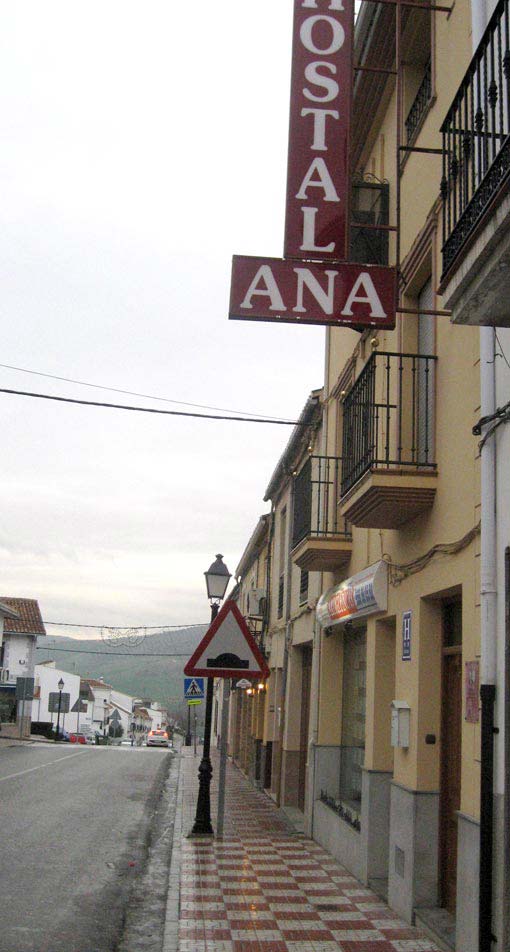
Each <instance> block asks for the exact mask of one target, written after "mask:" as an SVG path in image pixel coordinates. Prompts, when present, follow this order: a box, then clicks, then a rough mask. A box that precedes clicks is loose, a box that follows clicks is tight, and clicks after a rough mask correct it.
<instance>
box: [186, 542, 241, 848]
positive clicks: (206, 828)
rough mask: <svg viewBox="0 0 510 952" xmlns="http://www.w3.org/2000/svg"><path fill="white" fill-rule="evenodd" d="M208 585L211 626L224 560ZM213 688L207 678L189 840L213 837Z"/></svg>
mask: <svg viewBox="0 0 510 952" xmlns="http://www.w3.org/2000/svg"><path fill="white" fill-rule="evenodd" d="M204 575H205V581H206V585H207V597H208V599H209V604H210V606H211V623H212V622H213V621H214V619H215V618H216V615H217V614H218V610H219V607H220V602H221V601H222V600H223V598H224V596H225V592H226V591H227V586H228V583H229V581H230V579H231V577H232V576H231V575H230V572H229V570H228V569H227V566H226V565H225V563H224V562H223V556H222V555H217V556H216V561H215V562H213V563H212V565H211V566H210V567H209V569H208V570H207V572H204ZM213 684H214V678H207V693H206V698H205V725H204V748H203V751H202V760H201V761H200V767H199V768H198V782H199V787H198V800H197V812H196V815H195V823H194V826H193V829H192V831H191V835H192V836H205V835H210V834H212V833H213V832H214V831H213V828H212V824H211V777H212V765H211V758H210V750H211V722H212V705H213Z"/></svg>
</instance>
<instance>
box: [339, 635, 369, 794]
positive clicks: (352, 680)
mask: <svg viewBox="0 0 510 952" xmlns="http://www.w3.org/2000/svg"><path fill="white" fill-rule="evenodd" d="M346 627H347V626H346ZM366 667H367V642H366V629H360V630H352V631H344V657H343V685H342V749H341V754H340V799H341V800H342V802H343V803H344V804H345V805H346V806H348V807H351V808H352V809H354V810H355V811H359V809H360V807H361V776H362V771H361V768H362V766H363V763H364V760H365V712H366Z"/></svg>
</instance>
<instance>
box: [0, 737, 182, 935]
mask: <svg viewBox="0 0 510 952" xmlns="http://www.w3.org/2000/svg"><path fill="white" fill-rule="evenodd" d="M172 757H173V755H172V754H171V753H169V752H168V751H166V750H165V751H163V750H156V749H148V748H131V747H117V748H115V747H114V748H109V747H92V746H87V747H75V746H72V747H70V746H68V745H56V746H54V747H52V746H50V745H46V744H38V745H34V746H28V745H23V746H17V747H5V746H3V744H2V745H1V746H0V824H1V853H0V952H113V950H115V948H116V947H117V945H118V943H119V939H120V936H121V933H122V929H123V923H124V919H125V915H126V910H127V908H128V906H129V904H130V897H133V896H134V895H136V893H137V887H140V888H142V887H143V888H146V887H144V886H143V871H144V867H145V864H146V860H147V845H148V842H149V839H150V833H151V827H152V825H153V823H154V817H155V814H156V809H157V806H158V803H160V802H161V796H162V791H163V788H164V785H165V781H166V778H167V776H168V772H169V769H170V766H171V762H172Z"/></svg>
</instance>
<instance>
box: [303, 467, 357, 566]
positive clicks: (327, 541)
mask: <svg viewBox="0 0 510 952" xmlns="http://www.w3.org/2000/svg"><path fill="white" fill-rule="evenodd" d="M339 477H340V460H339V459H338V457H336V456H310V457H309V459H308V460H307V461H306V463H305V465H304V466H303V468H302V469H301V470H300V472H299V473H298V474H297V475H296V477H295V482H294V513H293V532H292V561H293V562H295V563H296V565H299V567H300V569H301V570H302V571H303V572H334V571H336V570H337V569H339V568H342V567H343V566H345V565H346V564H347V562H348V561H349V559H350V557H351V551H352V538H351V534H350V532H349V528H348V523H347V521H346V520H345V519H342V518H341V516H340V514H339V511H338V505H337V500H338V486H339Z"/></svg>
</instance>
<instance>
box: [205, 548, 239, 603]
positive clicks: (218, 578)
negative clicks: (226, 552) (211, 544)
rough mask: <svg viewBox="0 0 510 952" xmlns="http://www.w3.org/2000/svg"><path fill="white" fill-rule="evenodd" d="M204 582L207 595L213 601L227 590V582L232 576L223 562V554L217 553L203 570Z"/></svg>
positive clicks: (220, 597) (221, 596)
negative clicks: (214, 558) (206, 568)
mask: <svg viewBox="0 0 510 952" xmlns="http://www.w3.org/2000/svg"><path fill="white" fill-rule="evenodd" d="M204 575H205V583H206V585H207V597H208V598H209V599H210V600H211V601H213V600H218V601H221V600H222V599H223V597H224V595H225V592H226V591H227V587H228V583H229V581H230V579H231V578H232V576H231V574H230V572H229V570H228V568H227V566H226V565H225V563H224V562H223V556H222V555H217V556H216V561H215V562H213V563H212V565H211V566H210V567H209V568H208V570H207V572H204Z"/></svg>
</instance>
